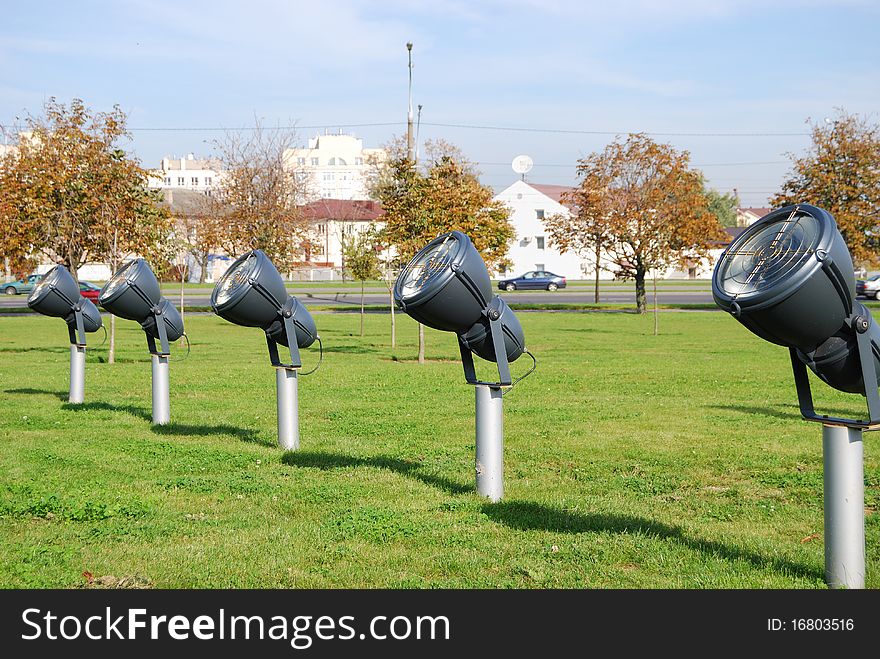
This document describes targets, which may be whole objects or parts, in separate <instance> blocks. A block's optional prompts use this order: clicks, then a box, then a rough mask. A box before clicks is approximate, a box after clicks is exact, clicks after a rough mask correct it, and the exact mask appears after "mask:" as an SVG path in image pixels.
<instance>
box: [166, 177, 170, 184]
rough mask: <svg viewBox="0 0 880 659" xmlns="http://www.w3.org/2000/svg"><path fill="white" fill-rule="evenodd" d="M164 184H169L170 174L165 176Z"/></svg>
mask: <svg viewBox="0 0 880 659" xmlns="http://www.w3.org/2000/svg"><path fill="white" fill-rule="evenodd" d="M165 185H171V177H170V176H166V177H165Z"/></svg>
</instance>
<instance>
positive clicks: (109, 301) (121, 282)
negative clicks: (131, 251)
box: [98, 259, 184, 355]
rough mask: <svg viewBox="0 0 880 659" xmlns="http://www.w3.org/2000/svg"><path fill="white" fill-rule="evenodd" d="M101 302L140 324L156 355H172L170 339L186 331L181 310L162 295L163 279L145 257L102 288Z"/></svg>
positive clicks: (118, 272)
mask: <svg viewBox="0 0 880 659" xmlns="http://www.w3.org/2000/svg"><path fill="white" fill-rule="evenodd" d="M98 303H99V304H100V305H101V306H102V307H104V308H105V309H106V310H107V311H109V312H110V313H112V314H114V315H116V316H119V317H120V318H124V319H126V320H134V321H136V322H138V323H140V325H141V327H142V328H143V330H144V332H145V333H146V335H147V345H148V346H149V348H150V352H151V353H153V354H160V355H167V354H169V353H170V352H171V349H170V346H169V342H171V341H176V340H177V339H179V338H180V337H181V336H183V334H184V328H183V319H182V318H181V317H180V313H179V312H178V311H177V309H176V308H175V307H174V305H173V304H172V303H171V302H170V301H169V300H168V299H167V298H165V297H163V296H162V293H161V291H160V288H159V281H158V280H157V279H156V275H155V274H153V271H152V270H151V269H150V266H149V264H147V262H146V261H145V260H144V259H134V260H133V261H129V262H128V263H126V264H125V265H124V266H122V267H121V268H120V269H119V270H117V271H116V273H115V274H114V275H113V276H112V277H111V278H110V281H108V282H107V283H106V284H104V288H102V289H101V293H100V295H98ZM156 339H159V343H160V348H159V349H157V347H156V341H155V340H156Z"/></svg>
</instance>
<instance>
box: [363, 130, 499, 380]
mask: <svg viewBox="0 0 880 659" xmlns="http://www.w3.org/2000/svg"><path fill="white" fill-rule="evenodd" d="M442 144H443V147H442V151H443V152H442V153H439V154H438V155H437V156H436V158H435V159H431V160H429V161H428V163H427V164H426V165H425V166H424V167H422V168H419V167H417V166H416V163H414V162H412V161H411V160H409V159H408V158H407V157H406V155H405V154H400V153H394V151H393V150H392V153H391V155H390V157H389V160H388V162H387V163H386V165H385V167H386V168H387V169H385V170H384V171H383V172H382V173H381V174H380V175H379V176H377V177H376V178H375V179H374V185H373V188H372V191H373V194H374V195H375V196H376V197H377V198H378V199H379V200H380V201H381V202H382V208H383V209H384V211H385V214H384V216H383V219H384V221H385V227H384V228H383V230H382V232H381V235H380V239H381V241H382V242H383V243H384V244H385V245H386V246H388V247H391V248H393V249H394V250H395V253H396V259H397V265H398V266H399V265H402V264H405V263H406V262H408V261H409V260H410V259H411V258H412V257H413V256H414V255H415V253H416V252H417V251H418V250H419V249H421V248H422V247H424V246H425V245H426V244H427V243H428V242H429V241H431V240H432V239H434V238H436V237H437V236H438V235H440V234H442V233H446V232H448V231H452V230H454V229H457V230H459V231H462V232H464V233H466V234H467V235H468V236H469V237H470V238H471V240H472V241H473V243H474V246H475V247H476V248H477V250H478V251H479V252H480V254H482V256H483V260H485V261H486V265H487V267H488V268H489V269H490V270H497V269H500V268H502V267H505V266H507V265H509V263H510V261H509V260H508V258H507V249H508V246H509V244H510V242H511V241H512V240H513V237H514V230H513V227H512V226H511V224H510V222H509V220H508V217H509V215H510V209H508V208H507V207H506V206H505V205H504V204H502V203H501V202H498V201H493V199H492V197H493V193H492V190H491V189H489V188H488V187H486V186H484V185H482V184H481V183H480V182H479V180H478V179H477V176H476V173H475V172H474V171H473V170H472V169H471V168H470V166H469V165H468V163H466V162H462V160H461V157H460V155H458V153H459V152H458V151H457V150H455V148H454V147H452V146H451V145H448V144H447V143H442ZM428 150H429V151H430V149H428ZM419 362H420V363H422V362H424V330H423V329H422V328H421V327H420V331H419Z"/></svg>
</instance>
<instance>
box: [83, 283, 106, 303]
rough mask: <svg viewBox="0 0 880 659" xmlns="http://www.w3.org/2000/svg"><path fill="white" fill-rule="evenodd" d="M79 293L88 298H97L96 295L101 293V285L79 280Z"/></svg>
mask: <svg viewBox="0 0 880 659" xmlns="http://www.w3.org/2000/svg"><path fill="white" fill-rule="evenodd" d="M79 294H80V295H82V296H83V297H84V298H86V299H88V300H92V301H94V300H97V299H98V295H100V294H101V287H100V286H95V285H94V284H92V283H91V282H88V281H81V282H80V283H79Z"/></svg>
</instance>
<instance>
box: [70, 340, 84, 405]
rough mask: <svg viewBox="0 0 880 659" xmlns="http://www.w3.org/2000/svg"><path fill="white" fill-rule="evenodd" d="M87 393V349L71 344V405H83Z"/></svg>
mask: <svg viewBox="0 0 880 659" xmlns="http://www.w3.org/2000/svg"><path fill="white" fill-rule="evenodd" d="M85 391H86V347H85V346H78V345H74V344H73V343H71V344H70V395H69V397H68V398H67V400H68V402H70V403H77V404H78V403H81V402H83V400H84V399H85Z"/></svg>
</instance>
